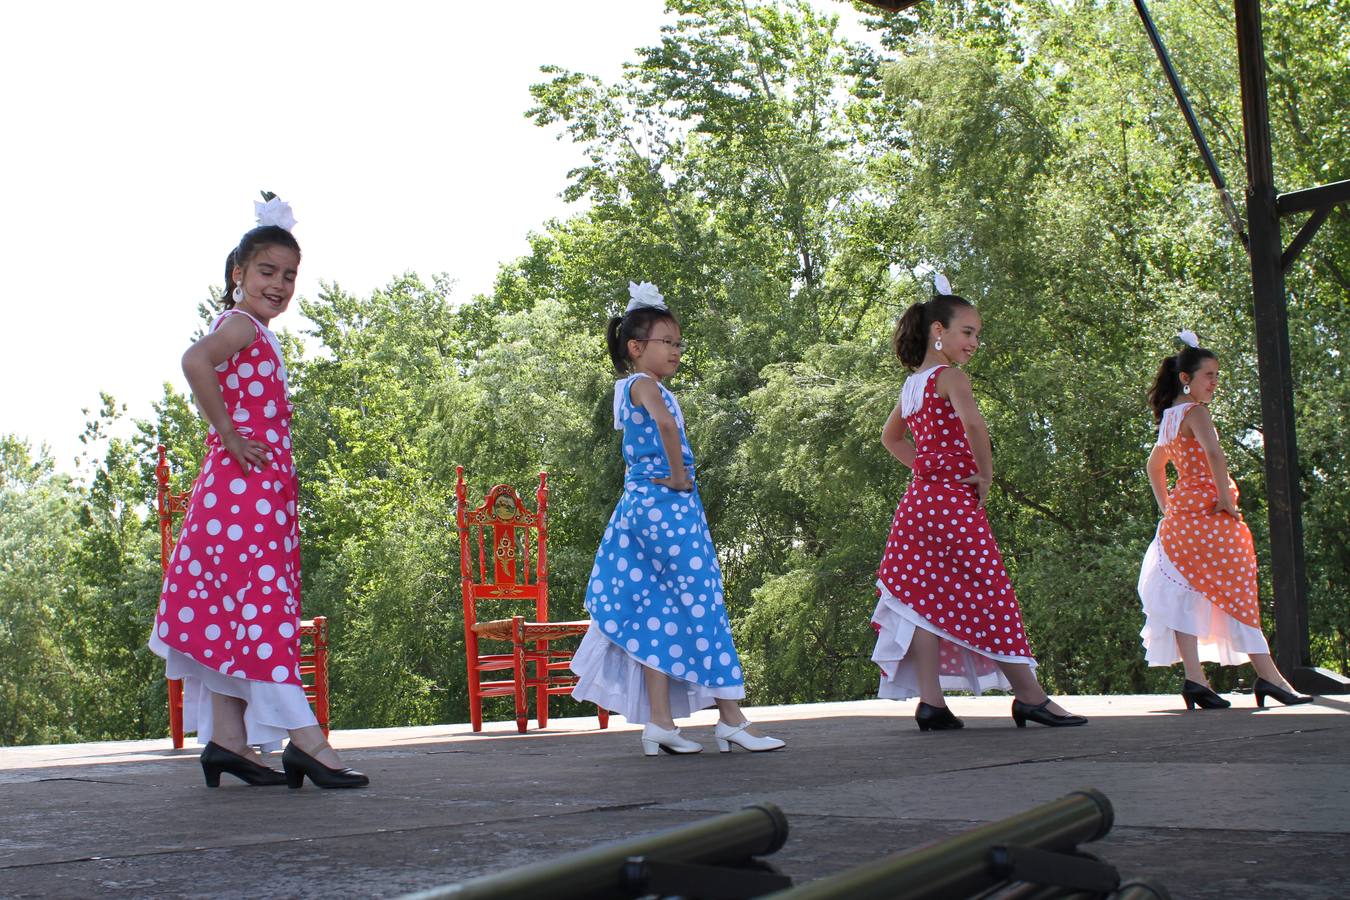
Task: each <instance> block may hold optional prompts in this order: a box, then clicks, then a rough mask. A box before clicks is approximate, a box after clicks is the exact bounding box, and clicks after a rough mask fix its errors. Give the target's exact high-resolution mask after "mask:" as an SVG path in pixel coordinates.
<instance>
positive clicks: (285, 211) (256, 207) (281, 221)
mask: <svg viewBox="0 0 1350 900" xmlns="http://www.w3.org/2000/svg"><path fill="white" fill-rule="evenodd" d="M253 213H254V215H256V216H257V217H258V224H259V225H260V226H262V225H275V226H276V227H278V228H284V229H285V230H287V231H290V230H291V229H292V228H294V227H295V216H294V215H292V214H291V205H290V204H289V203H287V202H286V201H285V200H282V199H281V198H280V197H277V196H271V197H268V198H267V201H266V202H265V203H259V202H258V201H257V200H254V201H253Z"/></svg>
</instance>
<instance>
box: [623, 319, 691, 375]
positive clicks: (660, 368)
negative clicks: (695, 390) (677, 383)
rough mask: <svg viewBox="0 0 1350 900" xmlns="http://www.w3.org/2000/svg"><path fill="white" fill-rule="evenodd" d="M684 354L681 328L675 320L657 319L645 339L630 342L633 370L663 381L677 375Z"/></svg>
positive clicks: (629, 348)
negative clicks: (676, 371)
mask: <svg viewBox="0 0 1350 900" xmlns="http://www.w3.org/2000/svg"><path fill="white" fill-rule="evenodd" d="M683 352H684V343H683V342H682V341H681V340H680V326H679V325H677V324H676V323H675V321H674V320H673V319H657V320H656V321H655V322H653V323H652V327H651V330H650V331H648V332H647V336H646V337H645V338H634V339H633V340H631V341H629V342H628V357H629V359H631V360H633V368H634V369H636V370H637V371H639V372H646V373H648V374H650V375H653V376H655V377H656V378H661V379H665V378H669V377H670V376H671V375H674V374H675V370H676V369H678V368H679V367H680V357H681V355H682V354H683Z"/></svg>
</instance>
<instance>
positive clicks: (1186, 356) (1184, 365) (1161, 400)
mask: <svg viewBox="0 0 1350 900" xmlns="http://www.w3.org/2000/svg"><path fill="white" fill-rule="evenodd" d="M1207 359H1218V357H1217V356H1215V355H1214V352H1213V351H1212V350H1206V349H1205V348H1204V347H1186V348H1184V349H1183V350H1182V351H1181V352H1180V353H1177V354H1175V355H1174V356H1169V357H1167V358H1165V359H1164V360H1163V361H1162V363H1161V364H1160V365H1159V366H1158V374H1157V375H1155V376H1153V387H1151V388H1149V389H1148V405H1149V406H1151V407H1153V416H1154V418H1156V419H1157V420H1158V421H1159V422H1161V421H1162V417H1163V413H1164V412H1165V411H1166V410H1167V408H1168V407H1170V406H1171V405H1172V404H1173V403H1175V402H1176V400H1177V397H1178V396H1179V395H1180V394H1181V388H1182V385H1181V373H1182V372H1185V373H1186V374H1187V375H1189V376H1191V377H1192V378H1194V377H1195V373H1196V372H1197V371H1199V369H1200V364H1201V363H1203V362H1204V361H1205V360H1207Z"/></svg>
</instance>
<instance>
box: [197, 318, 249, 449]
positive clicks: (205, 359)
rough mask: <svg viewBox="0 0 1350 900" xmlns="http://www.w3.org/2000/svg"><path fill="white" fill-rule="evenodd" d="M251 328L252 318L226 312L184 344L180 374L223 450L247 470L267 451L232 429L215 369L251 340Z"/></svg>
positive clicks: (231, 420) (231, 422) (231, 421)
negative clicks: (199, 336)
mask: <svg viewBox="0 0 1350 900" xmlns="http://www.w3.org/2000/svg"><path fill="white" fill-rule="evenodd" d="M253 328H254V326H253V320H252V319H250V318H248V317H247V316H226V317H225V321H223V322H221V323H220V327H218V328H217V329H216V330H215V331H213V332H211V333H210V334H208V335H207V336H206V337H204V338H202V339H201V340H199V341H197V343H195V344H193V345H192V346H191V347H189V348H187V352H186V353H184V354H183V374H184V375H186V376H187V381H188V384H189V385H190V386H191V387H192V396H193V397H195V398H196V400H197V408H198V409H200V410H201V412H202V415H203V416H205V417H206V421H208V422H210V423H211V424H212V425H213V426H214V427H215V429H216V433H217V434H219V435H220V443H221V445H222V446H224V448H225V451H226V452H227V453H229V454H230V456H231V457H232V458H233V459H234V461H235V462H237V463H239V465H240V467H241V468H242V469H243V470H244V471H245V472H248V471H249V467H250V466H257V467H258V468H259V469H261V468H262V467H263V465H264V464H266V462H267V461H268V459H269V457H270V451H269V450H268V447H267V445H266V444H264V443H263V442H262V441H250V440H246V439H245V438H244V437H243V436H242V435H240V434H239V432H238V431H236V430H235V428H234V420H233V419H231V418H230V412H229V410H227V409H226V408H225V398H224V397H222V396H221V395H220V384H219V382H217V381H216V372H215V369H216V366H218V365H220V364H221V363H223V362H225V360H227V359H229V358H230V357H231V356H233V355H234V354H236V353H238V352H239V351H240V350H243V349H244V348H245V347H247V346H248V345H249V344H251V343H253V334H254V331H253Z"/></svg>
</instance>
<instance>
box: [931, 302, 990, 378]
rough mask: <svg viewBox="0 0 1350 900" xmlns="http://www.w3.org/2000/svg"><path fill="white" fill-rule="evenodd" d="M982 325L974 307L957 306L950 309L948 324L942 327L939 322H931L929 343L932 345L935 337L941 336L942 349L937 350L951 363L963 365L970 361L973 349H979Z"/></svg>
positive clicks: (973, 352) (935, 339)
mask: <svg viewBox="0 0 1350 900" xmlns="http://www.w3.org/2000/svg"><path fill="white" fill-rule="evenodd" d="M982 327H983V325H982V323H981V322H980V314H979V313H978V312H976V311H975V307H973V306H958V307H956V308H955V309H953V310H952V321H951V324H950V325H948V326H946V327H943V325H942V323H941V322H934V323H933V324H932V326H931V333H930V335H929V345H930V346H932V345H934V344H935V342H936V341H937V339H938V338H941V339H942V349H941V350H940V351H938V352H939V353H941V354H942V355H943V356H945V357H947V360H948V362H950V363H951V364H952V365H954V366H960V365H964V364H965V363H968V362H970V358H971V357H972V356H974V355H975V351H976V350H978V349H980V328H982Z"/></svg>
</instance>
